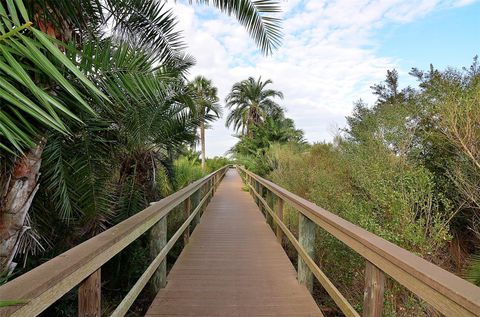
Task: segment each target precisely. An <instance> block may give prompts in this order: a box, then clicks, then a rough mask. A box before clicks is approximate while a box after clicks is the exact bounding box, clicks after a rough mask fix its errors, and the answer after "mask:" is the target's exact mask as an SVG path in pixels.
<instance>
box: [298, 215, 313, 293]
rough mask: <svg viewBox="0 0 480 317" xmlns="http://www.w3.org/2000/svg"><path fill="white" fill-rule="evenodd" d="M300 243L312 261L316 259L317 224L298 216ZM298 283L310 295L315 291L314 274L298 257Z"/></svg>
mask: <svg viewBox="0 0 480 317" xmlns="http://www.w3.org/2000/svg"><path fill="white" fill-rule="evenodd" d="M298 217H299V218H298V242H299V243H300V245H301V246H302V248H303V249H304V250H305V252H306V253H307V254H308V256H309V257H310V258H312V259H315V229H316V228H315V227H316V226H315V223H314V222H313V221H311V220H310V219H308V218H307V217H305V216H304V215H303V214H302V213H299V214H298ZM298 281H299V282H300V283H301V284H304V285H305V286H306V287H307V289H308V290H309V291H310V293H311V292H312V291H313V273H312V272H311V271H310V269H309V268H308V266H307V264H306V263H305V261H303V259H302V257H301V256H300V255H299V256H298Z"/></svg>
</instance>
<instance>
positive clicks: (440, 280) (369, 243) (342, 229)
mask: <svg viewBox="0 0 480 317" xmlns="http://www.w3.org/2000/svg"><path fill="white" fill-rule="evenodd" d="M238 168H239V169H240V171H242V172H244V173H246V174H247V175H248V176H249V177H250V178H252V179H253V180H254V182H260V183H262V185H263V186H265V187H267V188H268V189H269V190H271V191H272V192H273V193H274V194H275V195H276V196H278V197H280V198H282V199H283V200H284V201H285V202H286V203H288V204H289V205H291V206H292V207H293V208H295V209H296V210H298V211H299V212H301V213H302V214H303V215H305V216H306V217H308V218H309V219H311V220H312V221H313V222H315V223H316V224H317V225H318V226H320V227H321V228H323V229H324V230H326V231H327V232H328V233H330V234H332V235H333V236H334V237H336V238H337V239H339V240H340V241H342V242H343V243H345V244H346V245H348V246H349V247H350V248H352V249H353V250H355V251H356V252H357V253H359V254H360V255H361V256H363V257H364V258H365V259H366V260H368V261H370V262H371V263H372V264H374V265H375V266H377V267H378V268H379V269H381V270H382V271H383V272H385V273H386V274H388V275H389V276H390V277H392V278H393V279H394V280H396V281H397V282H399V283H400V284H402V285H403V286H405V287H406V288H408V289H409V290H410V291H412V292H413V293H415V294H416V295H418V296H419V297H420V298H422V299H424V300H425V301H426V302H428V303H429V304H430V305H432V306H433V307H434V308H436V309H437V310H438V311H439V312H441V313H443V314H444V315H446V316H452V317H457V316H462V317H463V316H480V288H479V287H477V286H475V285H473V284H471V283H469V282H467V281H465V280H463V279H461V278H460V277H458V276H455V275H454V274H452V273H450V272H447V271H445V270H444V269H442V268H440V267H438V266H436V265H434V264H433V263H430V262H428V261H426V260H424V259H422V258H420V257H418V256H416V255H414V254H413V253H411V252H409V251H407V250H405V249H403V248H401V247H399V246H397V245H395V244H393V243H391V242H388V241H386V240H385V239H382V238H380V237H378V236H376V235H374V234H373V233H371V232H368V231H366V230H364V229H362V228H360V227H358V226H356V225H354V224H352V223H350V222H348V221H346V220H345V219H342V218H340V217H339V216H337V215H335V214H333V213H331V212H329V211H327V210H325V209H323V208H321V207H319V206H317V205H315V204H314V203H312V202H309V201H307V200H305V199H303V198H301V197H299V196H298V195H295V194H293V193H291V192H289V191H287V190H286V189H284V188H282V187H280V186H278V185H276V184H274V183H272V182H270V181H268V180H266V179H264V178H262V177H260V176H258V175H255V174H254V173H252V172H250V171H247V170H245V169H244V168H243V167H238ZM284 232H285V230H284ZM317 278H318V277H317Z"/></svg>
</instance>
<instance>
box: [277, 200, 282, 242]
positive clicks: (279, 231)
mask: <svg viewBox="0 0 480 317" xmlns="http://www.w3.org/2000/svg"><path fill="white" fill-rule="evenodd" d="M275 212H276V213H277V216H278V218H279V219H280V221H283V199H282V198H280V197H278V196H277V199H276V200H275ZM276 233H277V241H278V242H279V243H280V244H282V243H283V231H282V229H281V228H280V226H279V224H278V223H277V228H276Z"/></svg>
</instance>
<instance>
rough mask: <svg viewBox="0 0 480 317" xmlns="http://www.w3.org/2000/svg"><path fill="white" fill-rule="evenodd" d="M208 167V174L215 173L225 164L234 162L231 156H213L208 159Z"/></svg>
mask: <svg viewBox="0 0 480 317" xmlns="http://www.w3.org/2000/svg"><path fill="white" fill-rule="evenodd" d="M206 163H207V168H206V171H205V172H206V174H209V173H213V172H215V171H216V170H218V169H220V168H222V167H224V166H225V165H228V164H232V161H231V160H230V159H229V158H226V157H224V156H215V157H213V158H209V159H207V162H206Z"/></svg>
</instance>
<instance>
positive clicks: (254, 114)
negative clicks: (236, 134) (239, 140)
mask: <svg viewBox="0 0 480 317" xmlns="http://www.w3.org/2000/svg"><path fill="white" fill-rule="evenodd" d="M272 83H273V82H272V81H271V80H270V79H268V80H266V81H262V78H261V77H259V78H258V80H255V79H254V78H253V77H249V78H248V79H247V80H242V81H240V82H237V83H235V84H234V85H233V87H232V90H231V92H230V93H229V94H228V96H227V97H226V99H225V101H226V106H227V107H228V108H229V109H232V110H231V112H230V113H229V114H228V116H227V121H226V126H227V127H230V126H231V125H233V129H234V130H235V131H238V130H240V129H241V135H248V136H252V133H253V127H254V126H257V125H259V124H260V123H261V122H263V121H264V120H265V118H267V117H268V116H278V115H281V114H283V109H282V107H280V105H278V104H277V103H276V102H275V101H274V100H273V99H274V98H276V97H278V98H280V99H283V93H282V92H281V91H278V90H273V89H267V88H266V87H267V85H269V84H272Z"/></svg>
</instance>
